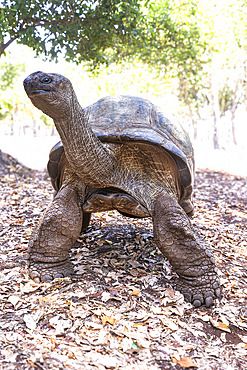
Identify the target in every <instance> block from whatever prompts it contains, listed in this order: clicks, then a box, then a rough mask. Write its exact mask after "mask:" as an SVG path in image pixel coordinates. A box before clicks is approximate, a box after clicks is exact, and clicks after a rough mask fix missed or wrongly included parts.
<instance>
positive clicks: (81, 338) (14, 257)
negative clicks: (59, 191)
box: [0, 156, 247, 370]
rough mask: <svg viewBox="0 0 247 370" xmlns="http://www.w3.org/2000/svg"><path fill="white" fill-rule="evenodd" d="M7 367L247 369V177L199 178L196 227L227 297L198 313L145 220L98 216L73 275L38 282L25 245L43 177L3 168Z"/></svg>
mask: <svg viewBox="0 0 247 370" xmlns="http://www.w3.org/2000/svg"><path fill="white" fill-rule="evenodd" d="M0 176H1V189H0V193H1V196H0V204H1V212H0V219H1V226H0V248H1V255H0V267H1V271H0V281H1V285H0V297H1V299H0V324H1V325H0V368H1V369H89V370H90V369H100V370H101V369H102V370H104V369H128V370H130V369H131V370H132V369H133V370H135V369H151V370H153V369H182V368H198V369H220V370H222V369H227V370H230V369H246V363H247V248H246V247H247V231H246V230H247V227H246V226H247V214H246V209H247V179H246V178H241V177H236V176H231V175H227V174H222V173H216V172H205V171H200V172H197V173H196V184H195V204H196V208H197V211H196V215H195V217H194V219H193V223H194V224H195V225H197V226H198V228H199V229H200V231H201V232H202V233H203V234H204V236H205V238H206V239H207V240H208V241H209V242H210V244H211V245H212V248H213V250H214V255H215V258H216V261H217V265H218V268H219V274H220V277H221V283H222V288H223V298H222V300H221V301H220V302H216V304H215V306H213V307H212V308H211V309H206V308H204V307H202V308H199V309H194V308H193V307H192V306H191V305H190V304H188V303H185V302H184V300H183V297H182V295H181V294H180V293H179V292H177V291H174V290H173V289H172V285H171V281H172V280H171V279H172V276H173V272H172V271H171V268H170V265H169V263H168V261H167V260H166V259H165V258H164V257H163V256H162V255H161V254H160V252H159V251H158V250H157V248H156V246H155V245H154V243H153V241H152V225H151V220H150V219H144V220H141V221H140V220H135V219H128V218H125V217H122V216H120V215H119V214H117V213H116V212H108V213H101V214H95V215H94V216H93V218H92V222H91V225H90V227H89V229H88V231H87V232H86V233H84V234H82V235H81V237H80V238H79V239H78V241H77V242H76V243H75V245H74V247H73V249H72V251H71V260H72V261H73V263H74V265H75V270H76V274H75V275H74V276H73V277H72V278H65V279H56V280H55V281H53V282H52V283H42V284H37V283H35V282H33V281H32V280H30V279H29V278H28V274H27V270H26V251H27V244H28V239H29V236H30V233H31V230H32V228H33V227H36V226H37V222H38V219H39V217H40V215H41V214H42V212H43V211H44V210H45V208H46V206H47V205H48V203H49V202H50V200H51V198H52V193H53V192H52V187H51V185H50V183H49V179H48V177H47V175H46V173H45V172H36V173H34V172H33V171H29V170H28V169H26V168H24V167H22V166H20V165H19V164H18V163H17V162H15V161H13V160H12V161H11V158H10V157H6V156H5V157H4V158H3V156H2V161H1V165H0Z"/></svg>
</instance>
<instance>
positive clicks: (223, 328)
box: [209, 317, 231, 333]
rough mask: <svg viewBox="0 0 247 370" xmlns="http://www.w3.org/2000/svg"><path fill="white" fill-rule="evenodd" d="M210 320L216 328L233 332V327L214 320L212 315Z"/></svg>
mask: <svg viewBox="0 0 247 370" xmlns="http://www.w3.org/2000/svg"><path fill="white" fill-rule="evenodd" d="M209 321H210V322H211V324H212V325H213V326H214V327H215V328H216V329H220V330H223V331H227V332H228V333H231V329H230V328H228V326H227V325H226V324H224V323H223V322H220V321H216V320H213V319H212V318H211V317H210V318H209Z"/></svg>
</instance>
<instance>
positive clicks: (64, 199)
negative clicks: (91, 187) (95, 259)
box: [28, 183, 89, 281]
mask: <svg viewBox="0 0 247 370" xmlns="http://www.w3.org/2000/svg"><path fill="white" fill-rule="evenodd" d="M88 222H89V220H88ZM82 224H83V213H82V209H81V205H80V201H79V195H78V192H77V190H76V188H75V186H74V185H73V183H70V184H68V185H66V186H65V187H63V188H62V189H61V190H59V192H58V193H57V195H56V196H55V198H54V199H53V201H52V202H51V203H50V205H49V206H48V208H47V210H46V211H45V213H44V215H43V217H42V218H41V220H40V223H39V227H38V229H37V230H35V231H34V232H33V234H32V235H31V238H30V241H29V248H28V252H29V257H28V260H29V275H30V277H31V278H33V279H34V280H36V281H40V280H41V281H51V280H52V279H54V278H56V277H64V276H68V275H71V274H73V266H72V264H71V262H70V261H69V259H68V252H69V250H70V248H71V247H72V245H73V244H74V242H75V241H76V239H77V238H78V236H79V235H80V232H81V229H82Z"/></svg>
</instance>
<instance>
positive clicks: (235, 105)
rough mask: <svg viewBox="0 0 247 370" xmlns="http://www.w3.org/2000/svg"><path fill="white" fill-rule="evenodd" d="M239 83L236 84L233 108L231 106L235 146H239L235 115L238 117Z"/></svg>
mask: <svg viewBox="0 0 247 370" xmlns="http://www.w3.org/2000/svg"><path fill="white" fill-rule="evenodd" d="M238 82H239V81H237V82H236V86H235V89H234V92H233V97H232V106H231V122H232V140H233V144H234V145H237V144H238V142H237V137H236V127H235V115H236V110H237V106H238V103H237V88H238Z"/></svg>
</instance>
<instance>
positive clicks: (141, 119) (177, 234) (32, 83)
mask: <svg viewBox="0 0 247 370" xmlns="http://www.w3.org/2000/svg"><path fill="white" fill-rule="evenodd" d="M24 87H25V90H26V93H27V95H28V96H29V98H30V99H31V101H32V103H33V104H34V105H35V106H36V107H37V108H39V109H41V110H42V111H43V112H44V113H45V114H47V115H48V116H50V117H51V118H52V119H53V120H54V123H55V126H56V128H57V130H58V133H59V135H60V138H61V142H60V143H58V144H57V145H56V146H55V147H54V148H53V149H52V150H51V153H50V158H49V162H48V171H49V174H50V176H51V180H52V184H53V186H54V188H55V189H56V192H57V193H56V196H55V197H54V199H53V201H52V203H51V204H50V205H49V206H48V208H47V210H46V212H45V213H44V215H43V217H42V219H41V221H40V224H39V227H38V229H36V230H34V232H33V234H32V236H31V238H30V242H29V271H30V276H31V277H32V278H33V279H35V280H38V281H40V280H43V281H49V280H52V279H53V278H56V277H63V276H68V275H70V274H72V273H73V268H72V264H71V263H70V262H69V259H68V252H69V249H70V248H71V247H72V245H73V244H74V242H75V241H76V239H77V238H78V236H79V235H80V233H81V230H85V229H86V228H87V226H88V224H89V222H90V214H91V213H92V212H100V211H105V210H112V209H116V210H118V211H119V212H120V213H122V214H123V215H125V216H130V217H152V220H153V231H154V241H155V242H156V244H157V246H158V248H159V249H160V250H161V252H162V253H163V254H164V255H165V256H166V257H167V258H168V260H169V261H170V263H171V264H172V266H173V268H174V270H175V272H176V273H177V275H178V279H177V282H176V287H177V288H178V289H179V290H180V291H181V292H182V293H183V294H184V296H185V299H186V300H187V301H190V302H192V303H193V305H194V306H195V307H199V306H201V305H203V304H205V305H206V306H207V307H210V306H211V305H212V304H213V302H214V300H215V298H217V297H219V296H220V284H219V278H218V275H217V269H216V266H215V260H214V258H213V256H212V254H211V252H210V250H209V249H208V246H207V244H206V241H205V240H203V238H202V237H201V236H200V235H199V234H198V233H197V232H196V231H195V230H194V228H193V227H192V225H191V222H190V219H189V217H188V216H190V215H191V214H192V213H193V205H192V201H191V195H192V186H193V177H194V157H193V149H192V145H191V142H190V140H189V137H188V135H187V134H186V133H185V131H184V130H183V129H182V127H181V126H180V125H179V124H178V123H177V122H175V121H173V120H172V121H170V120H169V119H168V118H167V117H166V116H165V115H164V114H163V113H162V111H161V109H159V108H158V107H156V106H154V105H153V104H152V103H150V102H149V101H148V100H145V99H142V98H138V97H133V96H110V97H106V98H103V99H100V100H99V101H97V102H96V103H94V104H92V105H90V106H89V107H87V108H85V109H83V108H82V107H81V106H80V104H79V102H78V100H77V97H76V95H75V92H74V90H73V87H72V84H71V82H70V81H69V80H68V79H67V78H65V77H64V76H61V75H59V74H53V73H43V72H35V73H33V74H31V75H30V76H28V77H27V78H26V79H25V80H24ZM82 88H83V85H82Z"/></svg>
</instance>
